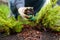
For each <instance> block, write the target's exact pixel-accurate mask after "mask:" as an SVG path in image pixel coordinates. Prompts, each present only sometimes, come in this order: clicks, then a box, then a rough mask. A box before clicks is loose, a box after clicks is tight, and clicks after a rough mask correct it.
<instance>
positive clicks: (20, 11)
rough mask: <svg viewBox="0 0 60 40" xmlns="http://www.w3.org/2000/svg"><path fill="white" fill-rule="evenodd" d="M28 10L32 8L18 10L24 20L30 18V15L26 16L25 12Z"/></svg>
mask: <svg viewBox="0 0 60 40" xmlns="http://www.w3.org/2000/svg"><path fill="white" fill-rule="evenodd" d="M27 8H28V9H29V8H31V7H20V8H19V9H18V12H19V14H20V16H21V17H22V18H30V16H29V15H26V14H24V11H25V10H26V9H27Z"/></svg>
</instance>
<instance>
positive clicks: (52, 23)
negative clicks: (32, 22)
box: [35, 0, 60, 32]
mask: <svg viewBox="0 0 60 40" xmlns="http://www.w3.org/2000/svg"><path fill="white" fill-rule="evenodd" d="M56 1H57V0H54V1H53V2H52V0H51V2H50V3H48V4H47V6H46V7H43V8H42V9H41V10H40V11H39V12H38V13H37V15H36V17H35V18H36V23H40V24H42V25H43V26H44V27H45V28H50V29H52V30H54V31H59V32H60V6H57V5H55V4H56ZM53 5H55V6H53Z"/></svg>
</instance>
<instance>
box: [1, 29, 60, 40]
mask: <svg viewBox="0 0 60 40" xmlns="http://www.w3.org/2000/svg"><path fill="white" fill-rule="evenodd" d="M0 40H60V35H57V34H55V33H52V32H46V31H40V30H35V29H33V28H24V29H23V31H22V32H21V33H17V34H13V35H9V36H2V35H1V34H0Z"/></svg>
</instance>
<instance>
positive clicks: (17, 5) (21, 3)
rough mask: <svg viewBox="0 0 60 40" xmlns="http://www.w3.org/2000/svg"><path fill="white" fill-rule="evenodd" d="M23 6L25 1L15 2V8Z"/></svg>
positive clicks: (18, 0)
mask: <svg viewBox="0 0 60 40" xmlns="http://www.w3.org/2000/svg"><path fill="white" fill-rule="evenodd" d="M24 6H25V0H16V7H17V9H19V8H20V7H24Z"/></svg>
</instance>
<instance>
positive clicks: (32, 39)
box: [0, 0, 60, 40]
mask: <svg viewBox="0 0 60 40" xmlns="http://www.w3.org/2000/svg"><path fill="white" fill-rule="evenodd" d="M56 2H57V1H56V0H55V1H52V0H51V3H49V4H47V6H46V7H42V8H41V10H40V11H39V12H38V13H37V14H36V16H33V17H32V19H34V20H33V21H31V20H30V19H27V20H23V19H22V18H21V17H20V16H18V21H16V19H15V18H14V17H13V16H11V17H8V15H9V13H10V10H9V8H8V6H7V5H4V4H0V40H60V6H54V7H53V5H55V4H56Z"/></svg>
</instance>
